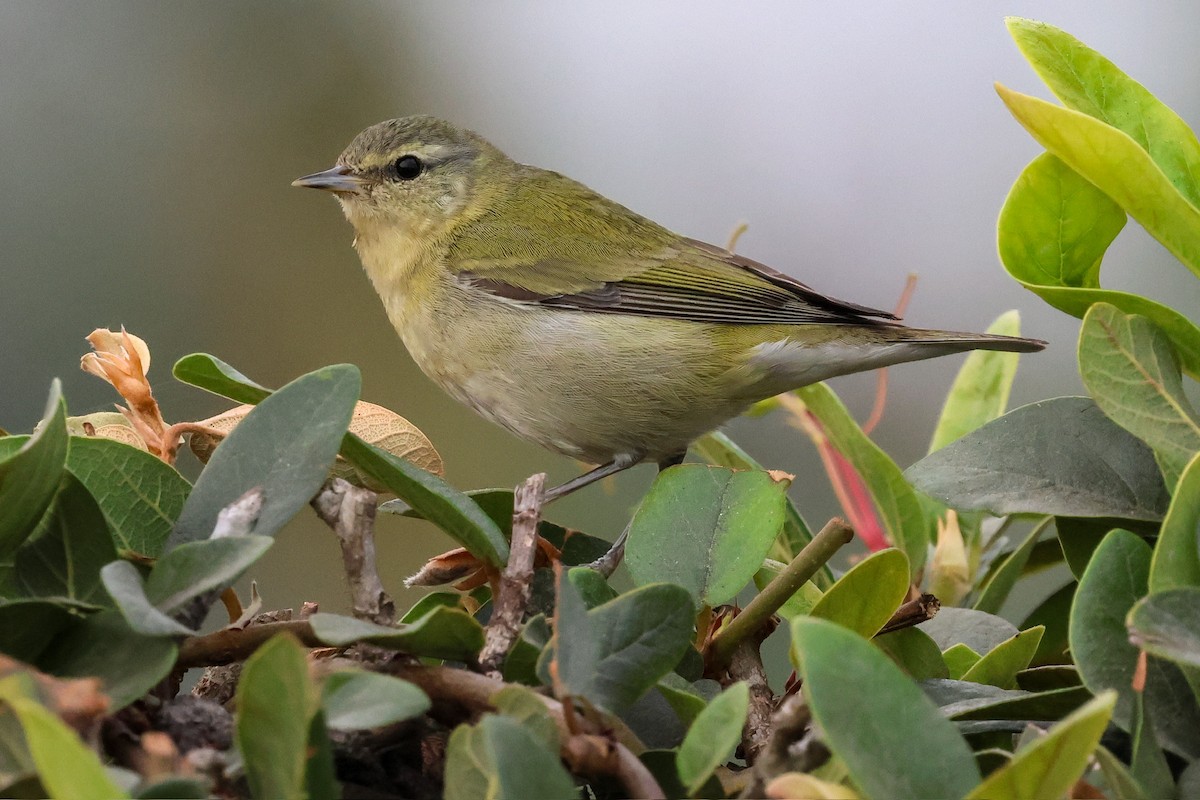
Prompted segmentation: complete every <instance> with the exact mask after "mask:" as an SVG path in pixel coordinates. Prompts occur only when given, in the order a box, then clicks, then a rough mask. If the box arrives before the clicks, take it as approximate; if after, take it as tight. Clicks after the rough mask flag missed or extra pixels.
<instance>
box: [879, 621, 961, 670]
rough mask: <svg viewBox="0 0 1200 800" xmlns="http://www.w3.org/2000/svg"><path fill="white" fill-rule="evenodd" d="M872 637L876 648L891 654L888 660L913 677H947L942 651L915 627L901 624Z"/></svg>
mask: <svg viewBox="0 0 1200 800" xmlns="http://www.w3.org/2000/svg"><path fill="white" fill-rule="evenodd" d="M872 641H873V642H874V643H875V646H877V647H878V648H879V649H880V650H882V651H883V652H885V653H887V654H888V655H889V656H891V658H892V661H895V662H896V664H897V665H898V666H899V667H900V669H902V670H904V671H905V672H907V673H908V674H909V675H910V676H912V678H913V680H917V681H924V680H929V679H931V678H949V677H950V671H949V669H947V667H946V661H945V659H944V658H942V651H941V650H938V646H937V644H936V643H935V642H934V641H933V639H931V638H929V635H928V634H926V633H925V632H924V631H921V630H919V629H917V628H901V629H900V630H898V631H892V632H890V633H884V634H881V635H879V636H876V637H875V638H874V639H873V640H872ZM964 646H965V645H964ZM975 658H976V660H978V659H979V655H978V654H976V655H975ZM964 671H965V670H964Z"/></svg>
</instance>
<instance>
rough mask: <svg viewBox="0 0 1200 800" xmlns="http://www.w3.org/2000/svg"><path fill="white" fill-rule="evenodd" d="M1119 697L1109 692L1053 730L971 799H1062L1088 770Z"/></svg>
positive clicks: (1021, 752) (1018, 754)
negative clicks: (1093, 752)
mask: <svg viewBox="0 0 1200 800" xmlns="http://www.w3.org/2000/svg"><path fill="white" fill-rule="evenodd" d="M1115 702H1116V694H1115V693H1113V692H1105V693H1104V694H1102V695H1100V696H1099V697H1097V698H1095V699H1094V700H1092V701H1091V702H1090V703H1088V704H1087V705H1085V706H1084V707H1083V708H1081V709H1079V710H1078V711H1075V712H1074V713H1072V714H1071V715H1070V716H1068V717H1066V718H1065V719H1062V720H1060V721H1059V722H1058V723H1056V724H1055V725H1053V726H1052V727H1051V728H1050V731H1049V732H1048V733H1047V734H1046V735H1045V736H1040V737H1038V738H1036V739H1034V741H1033V742H1032V743H1031V744H1029V745H1028V746H1026V747H1023V748H1021V749H1019V750H1017V752H1016V754H1015V755H1014V757H1013V760H1012V761H1010V762H1008V763H1007V764H1005V765H1004V766H1002V767H1000V768H999V769H997V770H996V771H995V772H993V773H992V774H991V775H988V777H987V779H986V780H984V782H983V783H981V784H979V786H977V787H975V789H974V790H973V791H972V792H971V793H970V794H968V795H967V798H968V800H982V799H983V798H987V800H1009V799H1010V798H1011V800H1024V799H1025V798H1029V797H1062V796H1064V795H1065V794H1066V793H1067V791H1068V790H1069V789H1070V788H1071V787H1072V786H1073V785H1074V784H1075V781H1077V780H1078V779H1079V778H1080V777H1081V776H1082V775H1083V773H1084V771H1085V770H1086V769H1087V766H1088V762H1089V761H1090V760H1091V758H1092V751H1094V750H1095V749H1096V745H1097V744H1099V743H1100V734H1102V733H1104V727H1105V726H1106V725H1107V724H1108V720H1109V717H1111V716H1112V710H1113V704H1114V703H1115Z"/></svg>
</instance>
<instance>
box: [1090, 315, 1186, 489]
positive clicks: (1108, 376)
mask: <svg viewBox="0 0 1200 800" xmlns="http://www.w3.org/2000/svg"><path fill="white" fill-rule="evenodd" d="M1079 374H1080V375H1081V376H1082V378H1083V384H1084V386H1086V387H1087V390H1088V394H1090V395H1091V396H1092V398H1093V399H1095V401H1096V405H1098V406H1100V408H1101V410H1103V411H1104V413H1105V414H1107V415H1108V416H1109V418H1110V419H1112V421H1113V422H1116V423H1117V424H1118V425H1120V426H1121V427H1122V428H1124V429H1125V430H1127V431H1129V432H1130V433H1132V434H1133V435H1134V436H1136V437H1138V438H1139V439H1141V440H1142V441H1144V442H1145V443H1146V444H1148V445H1150V447H1151V448H1153V450H1154V452H1155V454H1156V455H1157V456H1158V459H1159V465H1160V466H1161V467H1162V469H1163V475H1164V477H1165V479H1166V483H1167V487H1168V488H1174V486H1175V483H1176V481H1178V480H1179V475H1180V474H1181V473H1182V472H1183V469H1184V467H1186V466H1187V463H1188V462H1189V461H1190V460H1191V459H1192V457H1193V456H1195V455H1196V454H1197V453H1198V452H1200V417H1198V416H1197V414H1196V410H1195V409H1194V408H1192V405H1191V403H1190V402H1189V401H1188V398H1187V396H1186V395H1184V393H1183V381H1182V378H1181V375H1180V371H1179V360H1178V359H1177V358H1176V356H1175V350H1174V348H1172V346H1171V342H1170V340H1169V339H1168V338H1167V337H1166V335H1165V334H1163V333H1162V332H1161V331H1160V330H1159V329H1158V328H1157V327H1156V326H1155V325H1154V323H1152V322H1151V321H1150V320H1148V319H1147V318H1145V317H1143V316H1140V315H1137V314H1123V313H1121V312H1120V311H1119V310H1117V309H1116V308H1115V307H1114V306H1111V305H1109V304H1107V303H1097V304H1096V305H1094V306H1092V308H1091V310H1090V311H1088V313H1087V314H1086V315H1085V316H1084V318H1083V327H1082V328H1081V329H1080V332H1079Z"/></svg>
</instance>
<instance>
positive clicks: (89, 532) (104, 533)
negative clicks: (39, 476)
mask: <svg viewBox="0 0 1200 800" xmlns="http://www.w3.org/2000/svg"><path fill="white" fill-rule="evenodd" d="M61 480H62V483H61V485H60V487H59V490H58V494H56V495H55V496H54V500H53V502H52V503H51V504H50V507H49V508H48V509H47V510H46V516H45V517H43V518H42V521H41V523H40V524H39V526H38V535H37V536H36V538H34V539H33V540H32V541H29V542H26V543H25V545H24V546H22V547H21V549H20V550H18V551H17V554H16V558H15V564H16V575H17V581H18V583H19V584H20V585H21V587H22V588H23V589H24V590H25V593H26V594H27V595H29V596H32V597H62V598H66V599H68V600H73V601H76V602H79V603H91V604H97V605H108V604H109V600H108V595H107V594H106V593H105V591H104V587H103V586H102V585H101V583H100V569H101V568H102V567H103V566H104V565H105V564H107V563H108V562H110V561H112V560H114V559H115V558H116V557H117V550H116V548H115V547H114V546H113V542H112V537H111V536H110V535H109V532H108V523H107V521H106V520H105V519H104V514H103V513H102V512H101V511H100V507H99V506H97V505H96V501H95V500H94V499H92V495H91V494H90V493H89V492H88V490H87V489H86V488H85V487H84V485H83V484H82V483H80V482H79V480H78V479H77V478H75V477H74V476H73V475H70V474H64V475H63V476H62V478H61Z"/></svg>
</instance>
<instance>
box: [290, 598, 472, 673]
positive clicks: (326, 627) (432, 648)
mask: <svg viewBox="0 0 1200 800" xmlns="http://www.w3.org/2000/svg"><path fill="white" fill-rule="evenodd" d="M309 623H310V624H311V625H312V628H313V633H314V634H316V637H317V638H318V639H320V640H321V641H322V642H325V644H327V645H330V646H332V647H342V646H343V645H348V644H352V643H354V642H370V643H371V644H375V645H378V646H379V647H386V648H389V649H393V650H401V651H403V652H405V653H410V654H412V655H415V656H427V657H429V658H443V659H447V660H450V661H467V662H470V661H473V660H474V659H475V657H476V656H478V655H479V651H480V649H481V648H482V647H483V626H482V625H480V624H479V622H478V620H476V619H475V618H474V617H472V616H471V615H470V614H468V613H467V612H466V611H463V610H462V609H460V608H447V607H445V606H438V607H435V608H433V609H431V610H430V611H429V612H428V613H426V614H425V616H423V617H421V618H420V619H418V620H416V621H414V622H409V623H401V624H399V625H397V626H396V627H394V628H391V627H388V626H386V625H377V624H375V623H374V622H367V621H366V620H361V619H354V618H353V617H343V616H340V615H338V614H324V613H321V614H313V615H312V616H311V617H310V618H309Z"/></svg>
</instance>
